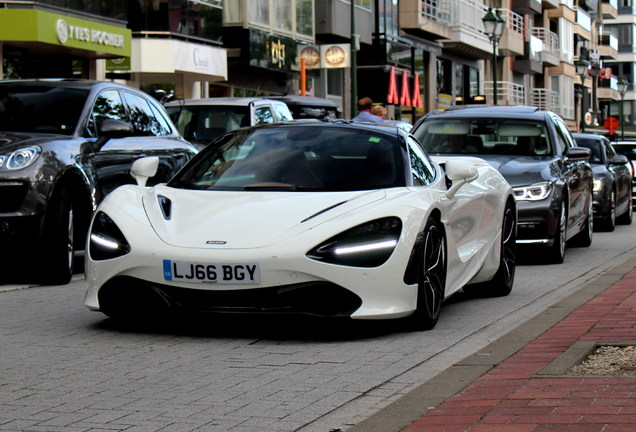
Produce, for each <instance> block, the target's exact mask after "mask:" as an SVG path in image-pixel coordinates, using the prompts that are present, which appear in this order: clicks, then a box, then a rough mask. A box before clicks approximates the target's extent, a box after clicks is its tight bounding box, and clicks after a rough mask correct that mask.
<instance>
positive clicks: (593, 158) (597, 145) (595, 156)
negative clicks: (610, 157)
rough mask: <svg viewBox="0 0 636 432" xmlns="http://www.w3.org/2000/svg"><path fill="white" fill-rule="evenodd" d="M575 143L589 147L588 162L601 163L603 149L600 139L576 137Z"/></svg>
mask: <svg viewBox="0 0 636 432" xmlns="http://www.w3.org/2000/svg"><path fill="white" fill-rule="evenodd" d="M576 145H577V146H579V147H585V148H587V149H590V151H591V155H590V160H589V162H590V163H603V161H604V159H603V156H604V149H603V145H602V143H601V141H599V140H596V139H588V138H577V139H576Z"/></svg>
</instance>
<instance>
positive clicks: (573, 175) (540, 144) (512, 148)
mask: <svg viewBox="0 0 636 432" xmlns="http://www.w3.org/2000/svg"><path fill="white" fill-rule="evenodd" d="M411 133H412V134H413V135H415V137H416V138H417V139H418V140H419V141H420V142H421V143H422V146H423V147H424V148H425V150H426V151H427V152H428V153H429V154H430V155H439V156H443V157H455V156H460V155H461V156H469V155H470V156H476V157H479V158H482V159H485V160H486V161H488V162H489V163H490V164H491V165H492V166H494V167H495V168H497V169H498V170H499V172H501V174H502V175H503V176H504V177H505V178H506V180H507V181H508V183H510V185H511V186H512V187H513V189H514V191H515V196H516V199H517V209H518V218H519V219H518V235H517V245H524V246H525V245H527V246H538V247H543V248H545V253H544V254H542V256H543V257H545V258H546V259H547V261H548V262H552V263H561V262H563V260H564V257H565V248H566V242H569V244H575V245H580V246H589V245H590V244H591V243H592V231H593V219H594V217H593V208H592V186H593V174H592V168H591V167H590V165H589V163H588V162H587V160H588V159H589V157H590V150H589V149H585V148H581V147H577V146H576V143H575V141H574V138H573V137H572V134H571V133H570V131H569V129H568V127H567V125H566V124H565V122H564V121H563V119H561V117H559V116H558V115H557V114H555V113H553V112H550V111H542V110H539V109H538V108H536V107H528V106H499V107H497V106H490V107H489V106H484V105H482V106H474V107H471V106H467V107H464V108H459V109H449V110H446V111H440V112H434V113H431V114H428V115H426V116H425V117H423V118H422V119H420V120H419V121H418V122H417V123H416V124H415V125H414V127H413V130H412V131H411ZM441 162H443V160H442V161H441Z"/></svg>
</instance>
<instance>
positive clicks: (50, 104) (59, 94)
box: [0, 84, 89, 135]
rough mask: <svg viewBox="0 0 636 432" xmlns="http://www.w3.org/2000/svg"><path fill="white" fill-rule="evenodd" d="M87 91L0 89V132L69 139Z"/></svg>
mask: <svg viewBox="0 0 636 432" xmlns="http://www.w3.org/2000/svg"><path fill="white" fill-rule="evenodd" d="M88 93H89V92H88V90H84V89H75V88H65V87H50V86H40V85H37V84H35V85H31V86H24V85H10V84H8V85H0V131H6V132H30V133H32V132H36V133H54V134H62V135H71V134H73V132H74V131H75V129H76V126H77V123H78V121H79V118H80V115H81V114H82V109H83V108H84V105H85V103H86V99H87V97H88Z"/></svg>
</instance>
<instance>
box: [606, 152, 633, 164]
mask: <svg viewBox="0 0 636 432" xmlns="http://www.w3.org/2000/svg"><path fill="white" fill-rule="evenodd" d="M609 163H610V165H626V164H628V163H629V159H628V158H627V156H625V155H622V154H615V155H614V156H612V157H611V158H610V161H609Z"/></svg>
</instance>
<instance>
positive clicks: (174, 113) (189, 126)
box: [165, 97, 293, 148]
mask: <svg viewBox="0 0 636 432" xmlns="http://www.w3.org/2000/svg"><path fill="white" fill-rule="evenodd" d="M165 108H166V110H167V111H168V114H169V115H170V118H171V119H172V121H173V122H174V123H175V125H177V129H178V130H179V132H180V133H181V134H182V135H183V136H184V137H185V139H187V140H188V141H190V142H191V143H192V144H194V145H196V146H197V147H199V148H202V147H204V146H206V145H207V144H209V143H211V142H212V141H214V140H215V139H217V138H218V137H220V136H221V135H224V134H225V133H227V132H230V131H232V130H234V129H238V128H241V127H246V126H253V125H257V124H260V123H274V122H281V121H287V120H293V116H292V113H291V112H290V110H289V108H288V107H287V105H286V104H285V103H284V102H281V101H277V100H271V99H265V98H247V97H246V98H232V97H228V98H208V99H189V100H181V101H174V102H169V103H167V104H166V105H165Z"/></svg>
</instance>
